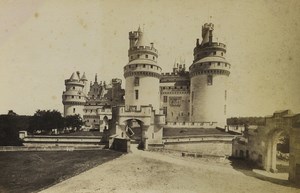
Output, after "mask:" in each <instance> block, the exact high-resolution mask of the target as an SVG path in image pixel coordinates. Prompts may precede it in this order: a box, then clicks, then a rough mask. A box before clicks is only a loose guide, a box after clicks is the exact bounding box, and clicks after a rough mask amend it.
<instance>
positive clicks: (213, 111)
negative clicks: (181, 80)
mask: <svg viewBox="0 0 300 193" xmlns="http://www.w3.org/2000/svg"><path fill="white" fill-rule="evenodd" d="M213 30H214V25H213V24H212V23H209V24H207V23H206V24H204V26H202V42H201V44H200V43H199V39H197V41H196V47H195V48H194V61H193V64H192V65H191V66H190V68H189V71H190V78H191V86H190V92H191V93H190V121H191V122H217V125H218V126H219V127H224V126H225V125H226V111H227V110H226V108H227V106H226V100H227V94H228V90H227V81H228V77H229V74H230V64H229V63H228V62H227V61H226V59H225V54H226V45H225V44H223V43H219V42H213V34H212V32H213Z"/></svg>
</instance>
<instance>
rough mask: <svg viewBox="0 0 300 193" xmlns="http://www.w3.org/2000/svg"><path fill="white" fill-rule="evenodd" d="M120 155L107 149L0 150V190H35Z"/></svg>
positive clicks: (24, 191)
mask: <svg viewBox="0 0 300 193" xmlns="http://www.w3.org/2000/svg"><path fill="white" fill-rule="evenodd" d="M120 155H122V153H120V152H114V151H109V150H100V151H74V152H0V168H1V175H0V192H1V193H2V192H12V193H13V192H23V193H26V192H36V191H38V190H40V189H42V188H46V187H48V186H50V185H53V184H55V183H58V182H60V181H62V180H65V179H67V178H69V177H72V176H74V175H76V174H79V173H81V172H83V171H86V170H88V169H90V168H93V167H95V166H97V165H99V164H102V163H104V162H107V161H110V160H112V159H114V158H116V157H119V156H120Z"/></svg>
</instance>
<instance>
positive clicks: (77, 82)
mask: <svg viewBox="0 0 300 193" xmlns="http://www.w3.org/2000/svg"><path fill="white" fill-rule="evenodd" d="M65 85H77V86H82V87H84V82H83V81H82V80H70V79H66V80H65Z"/></svg>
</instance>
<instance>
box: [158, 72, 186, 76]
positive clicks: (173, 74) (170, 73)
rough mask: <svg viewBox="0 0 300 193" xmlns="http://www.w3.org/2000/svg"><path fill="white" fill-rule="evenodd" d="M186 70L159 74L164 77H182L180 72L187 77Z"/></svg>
mask: <svg viewBox="0 0 300 193" xmlns="http://www.w3.org/2000/svg"><path fill="white" fill-rule="evenodd" d="M188 73H189V72H188V71H183V72H181V73H178V72H162V73H161V75H162V76H164V77H173V76H178V77H184V76H183V75H182V74H184V75H187V77H188Z"/></svg>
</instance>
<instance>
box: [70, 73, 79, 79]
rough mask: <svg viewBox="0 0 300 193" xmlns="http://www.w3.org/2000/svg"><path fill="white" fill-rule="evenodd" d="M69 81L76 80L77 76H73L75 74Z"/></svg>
mask: <svg viewBox="0 0 300 193" xmlns="http://www.w3.org/2000/svg"><path fill="white" fill-rule="evenodd" d="M70 80H78V78H77V76H76V75H75V72H73V74H72V75H71V77H70Z"/></svg>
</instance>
